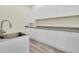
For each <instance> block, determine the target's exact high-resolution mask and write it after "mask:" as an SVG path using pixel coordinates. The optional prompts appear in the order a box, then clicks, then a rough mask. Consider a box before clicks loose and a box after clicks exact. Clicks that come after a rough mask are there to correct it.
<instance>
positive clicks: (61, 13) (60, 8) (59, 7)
mask: <svg viewBox="0 0 79 59" xmlns="http://www.w3.org/2000/svg"><path fill="white" fill-rule="evenodd" d="M56 8H57V17H62V16H67V12H66V5H57V7H56Z"/></svg>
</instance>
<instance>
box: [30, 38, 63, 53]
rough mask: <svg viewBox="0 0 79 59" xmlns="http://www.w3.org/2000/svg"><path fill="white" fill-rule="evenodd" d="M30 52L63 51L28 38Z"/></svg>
mask: <svg viewBox="0 0 79 59" xmlns="http://www.w3.org/2000/svg"><path fill="white" fill-rule="evenodd" d="M30 53H64V52H63V51H60V50H58V49H56V48H53V47H50V46H48V45H46V44H43V43H41V42H38V41H36V40H33V39H31V40H30Z"/></svg>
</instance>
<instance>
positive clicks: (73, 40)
mask: <svg viewBox="0 0 79 59" xmlns="http://www.w3.org/2000/svg"><path fill="white" fill-rule="evenodd" d="M68 45H69V51H70V52H78V53H79V33H74V32H73V33H71V35H70V39H69V40H68Z"/></svg>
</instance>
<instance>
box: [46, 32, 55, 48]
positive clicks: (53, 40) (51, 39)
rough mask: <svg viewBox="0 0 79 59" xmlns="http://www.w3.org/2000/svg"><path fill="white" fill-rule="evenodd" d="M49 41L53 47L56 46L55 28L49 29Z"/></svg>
mask: <svg viewBox="0 0 79 59" xmlns="http://www.w3.org/2000/svg"><path fill="white" fill-rule="evenodd" d="M47 40H48V41H47V43H48V44H49V45H51V46H53V47H55V43H56V31H54V30H47Z"/></svg>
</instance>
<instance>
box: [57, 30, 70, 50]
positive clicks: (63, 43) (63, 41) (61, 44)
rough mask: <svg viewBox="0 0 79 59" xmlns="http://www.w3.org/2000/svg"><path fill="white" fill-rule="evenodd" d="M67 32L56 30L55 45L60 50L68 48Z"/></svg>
mask: <svg viewBox="0 0 79 59" xmlns="http://www.w3.org/2000/svg"><path fill="white" fill-rule="evenodd" d="M69 34H70V33H69V32H64V31H58V32H57V40H56V47H57V48H59V49H60V50H63V51H67V50H68V44H67V43H68V37H69Z"/></svg>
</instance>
